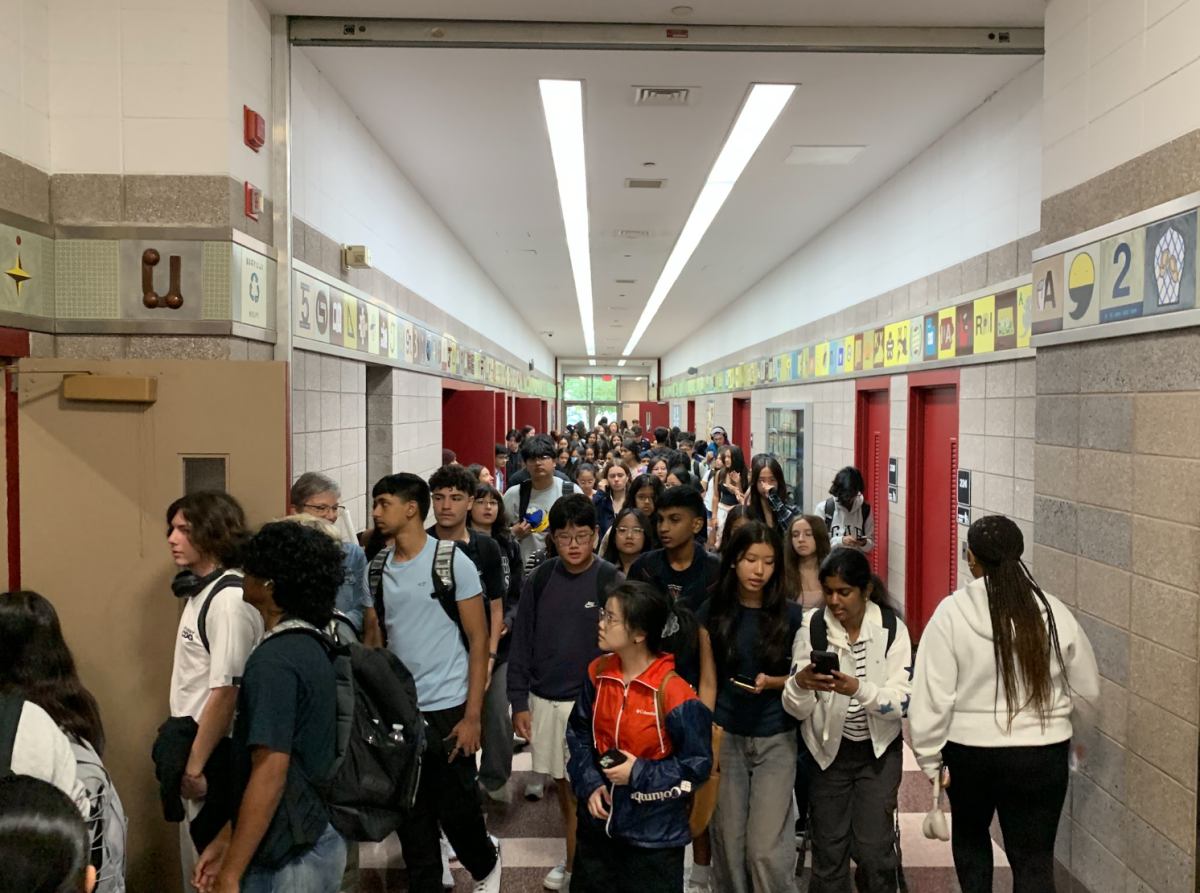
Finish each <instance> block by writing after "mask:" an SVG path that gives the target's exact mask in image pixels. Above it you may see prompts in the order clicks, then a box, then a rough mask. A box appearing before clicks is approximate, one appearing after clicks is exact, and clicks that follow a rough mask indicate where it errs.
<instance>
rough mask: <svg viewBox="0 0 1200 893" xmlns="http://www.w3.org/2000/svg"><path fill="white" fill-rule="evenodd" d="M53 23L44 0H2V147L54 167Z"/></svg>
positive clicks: (34, 162)
mask: <svg viewBox="0 0 1200 893" xmlns="http://www.w3.org/2000/svg"><path fill="white" fill-rule="evenodd" d="M49 60H50V28H49V10H48V9H47V5H46V2H45V0H24V2H9V3H0V152H3V153H4V154H5V155H10V156H12V157H13V158H16V159H18V160H19V161H23V162H25V163H26V164H32V165H33V166H34V167H38V168H41V169H42V170H49V168H50V96H49V92H50V88H49V78H50V61H49Z"/></svg>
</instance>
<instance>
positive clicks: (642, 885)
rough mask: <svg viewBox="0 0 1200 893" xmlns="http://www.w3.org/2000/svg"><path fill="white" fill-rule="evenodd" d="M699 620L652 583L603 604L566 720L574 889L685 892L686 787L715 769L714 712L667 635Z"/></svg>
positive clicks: (632, 586)
mask: <svg viewBox="0 0 1200 893" xmlns="http://www.w3.org/2000/svg"><path fill="white" fill-rule="evenodd" d="M695 634H696V620H695V618H694V617H693V616H692V615H690V614H688V613H687V612H686V610H680V611H676V610H675V608H674V606H673V605H672V602H671V597H670V596H669V595H667V594H666V593H664V592H660V591H659V590H658V589H656V588H654V587H653V586H651V585H650V584H648V583H636V582H626V583H622V584H621V585H619V586H618V587H617V588H616V589H614V590H613V591H612V593H611V594H610V595H609V597H608V601H607V602H606V603H605V606H604V609H603V610H602V611H601V612H600V628H599V645H600V647H601V648H602V649H603V650H605V651H607V652H609V653H608V654H605V655H603V656H602V657H598V658H596V659H595V660H594V661H592V663H591V665H590V666H589V667H588V674H587V678H586V680H585V681H584V684H583V691H582V692H580V694H579V699H578V700H577V701H576V703H575V708H574V710H573V711H572V712H571V718H570V721H569V723H568V725H567V748H568V750H569V751H570V762H569V764H568V767H567V770H568V771H567V774H568V775H569V776H570V778H571V783H572V786H573V788H574V792H575V797H576V799H577V800H578V814H579V825H578V830H577V831H576V850H575V870H574V872H572V874H571V889H572V890H573V891H574V893H682V891H683V857H684V848H685V847H686V846H687V845H688V844H689V843H691V841H692V833H691V829H690V828H689V826H688V792H689V791H694V790H697V789H698V788H699V787H700V786H701V785H702V784H703V783H704V782H705V781H706V780H707V778H708V775H709V772H710V771H711V770H712V762H713V755H712V712H711V711H710V710H709V709H708V707H706V706H705V705H704V702H703V701H701V700H700V699H699V698H698V697H696V693H695V692H694V691H693V690H692V687H691V686H690V685H689V684H688V683H687V682H685V681H684V680H683V678H682V677H681V676H678V675H676V673H675V658H674V657H673V656H672V655H671V654H668V653H666V652H665V649H666V641H665V640H666V639H667V638H668V637H674V636H677V635H681V636H682V637H683V638H684V639H687V638H694V637H695Z"/></svg>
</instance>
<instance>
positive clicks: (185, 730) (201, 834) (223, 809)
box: [150, 716, 234, 853]
mask: <svg viewBox="0 0 1200 893" xmlns="http://www.w3.org/2000/svg"><path fill="white" fill-rule="evenodd" d="M199 729H200V727H199V726H198V725H196V720H194V719H192V718H191V717H190V716H173V717H171V718H170V719H168V720H167V721H166V722H164V723H163V724H162V725H161V726H159V727H158V737H157V738H155V739H154V746H153V747H152V748H151V750H150V756H151V759H153V760H154V775H155V777H156V778H157V779H158V796H159V798H160V799H161V800H162V808H163V818H164V819H166V820H167V821H168V822H182V821H183V820H184V817H185V815H184V810H183V799H182V798H181V797H180V796H179V786H180V785H181V784H182V783H183V773H184V770H185V769H186V768H187V761H188V757H189V756H190V755H191V752H192V742H193V741H195V740H196V732H198V731H199ZM204 780H205V781H206V782H208V794H207V796H205V798H204V806H202V807H201V808H200V812H199V813H198V814H197V815H196V818H195V819H193V820H192V822H191V826H190V830H191V834H192V843H194V844H195V845H196V851H197V852H201V853H202V852H204V848H205V847H206V846H208V845H209V844H210V843H211V842H212V840H213V838H215V837H216V836H217V834H218V833H220V831H221V829H222V828H224V827H225V823H226V822H228V821H229V820H230V819H232V818H233V810H234V802H233V755H232V751H231V745H230V743H229V739H228V738H222V739H221V741H220V743H218V744H217V746H216V747H215V748H214V749H213V752H212V755H211V756H209V758H208V762H207V763H205V764H204Z"/></svg>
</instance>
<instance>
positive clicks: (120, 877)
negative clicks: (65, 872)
mask: <svg viewBox="0 0 1200 893" xmlns="http://www.w3.org/2000/svg"><path fill="white" fill-rule="evenodd" d="M67 737H68V739H69V740H70V742H71V751H72V752H73V753H74V754H75V777H76V778H77V779H78V780H79V782H80V783H81V784H82V785H83V786H84V788H85V789H86V790H87V794H88V802H89V803H90V804H91V811H90V818H89V819H88V823H87V824H88V831H89V833H90V834H91V838H92V858H91V860H90V861H91V864H92V865H94V866H96V888H95V893H125V832H126V828H127V826H128V821H127V820H126V818H125V808H124V807H123V806H122V805H121V798H120V796H118V794H117V788H116V786H115V785H114V784H113V781H112V778H111V777H110V776H109V774H108V770H107V769H105V768H104V763H103V762H101V760H100V757H99V756H98V755H97V754H96V751H95V750H93V749H92V745H90V744H89V743H88V742H86V741H76V740H75V739H74V738H71V736H69V735H68V736H67Z"/></svg>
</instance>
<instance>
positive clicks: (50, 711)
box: [0, 591, 126, 893]
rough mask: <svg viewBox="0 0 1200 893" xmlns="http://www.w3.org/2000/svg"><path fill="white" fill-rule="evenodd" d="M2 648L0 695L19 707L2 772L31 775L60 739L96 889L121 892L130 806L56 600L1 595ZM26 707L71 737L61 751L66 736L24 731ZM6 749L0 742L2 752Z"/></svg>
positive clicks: (26, 594) (60, 758) (0, 723)
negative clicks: (116, 781)
mask: <svg viewBox="0 0 1200 893" xmlns="http://www.w3.org/2000/svg"><path fill="white" fill-rule="evenodd" d="M0 654H3V655H4V660H3V661H0V698H3V700H4V701H5V702H7V703H8V704H10V705H12V707H13V708H14V709H13V712H12V718H13V720H14V722H13V723H12V727H11V734H12V736H13V737H11V738H7V737H6V732H5V731H3V730H0V741H4V740H11V741H12V744H13V747H12V750H11V757H10V759H9V763H8V765H7V766H0V775H3V774H4V772H5V770H7V769H11V770H12V771H14V772H18V773H23V774H31V773H30V770H31V769H35V767H36V766H37V764H39V763H42V762H45V758H46V756H48V755H51V754H54V752H55V746H56V745H57V746H58V752H59V756H58V762H59V763H60V764H63V765H65V764H66V763H67V762H68V761H70V763H71V764H72V765H71V769H72V770H73V771H72V772H71V775H72V776H73V779H74V783H73V784H71V785H70V787H71V790H70V791H68V793H70V794H72V796H74V797H76V798H77V799H79V800H81V802H80V803H79V804H78V805H79V806H80V808H81V810H82V812H83V816H84V818H85V819H86V820H87V826H88V836H89V841H90V844H89V857H90V858H89V862H90V863H91V865H92V867H93V868H94V869H95V871H96V874H95V878H96V882H97V886H96V889H97V890H99V891H100V893H124V890H125V827H126V821H125V811H124V808H123V807H122V805H121V798H120V797H119V796H118V794H117V789H116V787H115V786H114V785H113V782H112V779H111V778H110V777H109V774H108V771H107V770H106V769H105V768H104V763H103V762H102V761H101V756H102V755H103V753H104V726H103V725H102V724H101V722H100V706H99V705H98V704H97V703H96V699H95V698H94V697H93V696H92V693H91V692H89V691H88V690H87V689H86V688H84V686H83V683H82V682H81V681H80V679H79V674H78V673H77V672H76V670H75V658H74V656H73V655H72V654H71V649H70V648H68V647H67V643H66V640H65V639H64V638H63V634H62V626H61V625H60V624H59V621H58V613H57V612H56V611H55V610H54V606H53V605H52V604H50V602H48V601H47V600H46V599H44V598H43V597H42V596H40V595H38V594H37V593H36V592H28V591H26V592H6V593H4V594H2V595H0ZM22 702H23V704H24V706H23V705H22ZM27 706H36V707H40V708H41V709H42V710H44V711H45V713H46V715H47V716H49V717H50V719H51V720H53V721H54V724H55V725H56V726H57V727H58V729H59V730H61V733H62V734H63V735H66V744H67V746H68V747H69V750H68V751H67V752H66V753H63V752H62V744H61V743H60V738H61V735H55V736H53V739H52V740H50V741H47V739H45V738H44V737H41V736H38V735H27V734H25V732H26V731H27V727H26V723H25V722H24V713H25V710H24V707H27ZM3 725H4V722H3V721H2V720H0V726H3ZM4 749H5V748H4V746H3V745H2V744H0V751H3V750H4ZM35 771H36V770H35ZM38 774H39V775H42V774H45V773H38ZM52 777H53V776H52ZM46 780H50V779H46ZM0 873H2V871H0Z"/></svg>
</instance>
